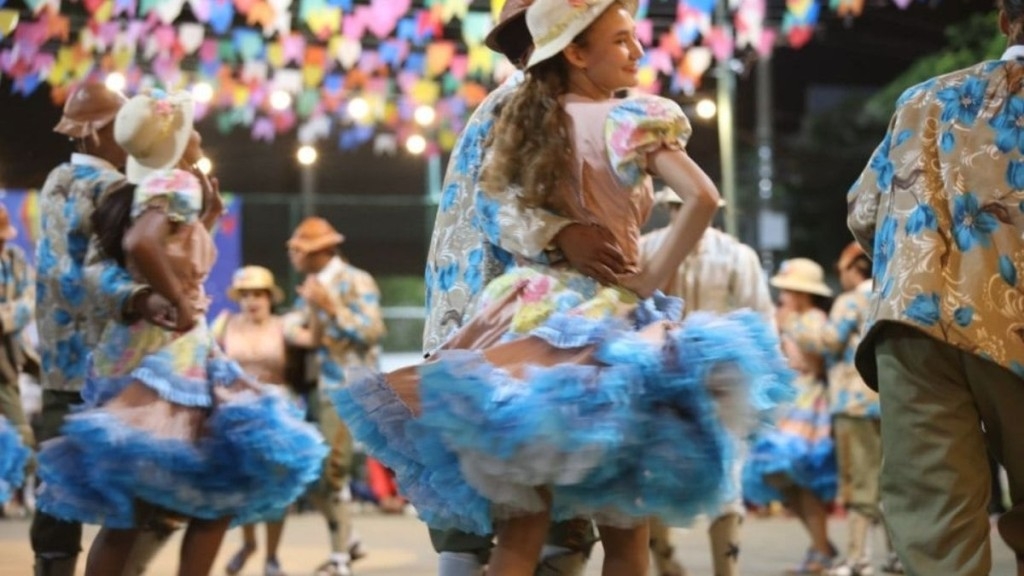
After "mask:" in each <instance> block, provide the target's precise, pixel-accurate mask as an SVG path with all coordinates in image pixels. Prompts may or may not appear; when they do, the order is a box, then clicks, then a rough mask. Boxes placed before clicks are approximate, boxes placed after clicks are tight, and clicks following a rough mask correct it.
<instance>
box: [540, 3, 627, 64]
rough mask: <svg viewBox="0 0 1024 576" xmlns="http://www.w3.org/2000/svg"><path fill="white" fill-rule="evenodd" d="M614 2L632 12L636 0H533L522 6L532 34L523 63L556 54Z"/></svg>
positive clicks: (542, 59)
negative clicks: (531, 2) (530, 48)
mask: <svg viewBox="0 0 1024 576" xmlns="http://www.w3.org/2000/svg"><path fill="white" fill-rule="evenodd" d="M615 3H619V4H622V5H623V6H624V7H625V8H626V10H628V11H629V13H630V14H636V9H637V0H537V1H536V2H534V3H533V4H531V5H530V7H529V8H527V9H526V27H527V28H529V29H530V36H531V37H533V53H532V54H530V61H529V62H527V64H526V67H527V68H532V67H533V66H535V65H537V64H539V63H541V62H543V61H545V60H548V59H550V58H553V57H554V56H557V55H558V54H559V53H561V52H562V50H565V47H566V46H568V45H569V44H572V41H573V39H574V38H576V37H577V36H579V35H580V34H582V33H583V31H584V30H586V29H587V28H588V27H589V26H590V25H591V24H593V23H594V21H595V20H597V19H598V18H599V17H600V16H601V14H604V11H605V10H607V9H608V7H609V6H611V5H612V4H615Z"/></svg>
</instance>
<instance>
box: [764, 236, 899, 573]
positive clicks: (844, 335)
mask: <svg viewBox="0 0 1024 576" xmlns="http://www.w3.org/2000/svg"><path fill="white" fill-rule="evenodd" d="M836 267H837V269H838V271H839V283H840V284H841V285H842V287H843V290H844V292H843V293H842V294H840V295H839V297H838V298H836V301H835V302H834V303H833V304H832V310H831V312H830V313H829V321H828V322H827V323H826V324H823V325H811V324H809V323H805V324H801V323H800V322H799V321H798V318H797V317H796V316H795V315H788V316H787V317H786V320H787V325H785V326H782V331H783V333H784V334H786V335H788V336H789V337H790V338H792V339H793V341H794V342H795V343H796V345H797V346H799V347H800V348H802V349H804V350H807V351H808V352H811V353H817V354H822V355H824V356H825V357H826V360H827V363H828V390H829V406H830V408H831V410H832V426H833V436H834V438H835V444H836V462H837V464H838V469H839V500H840V501H841V502H843V503H844V504H845V506H846V509H847V511H848V512H849V517H848V518H849V519H848V522H849V536H850V539H849V543H848V545H847V548H846V554H845V557H844V558H843V559H842V560H841V561H839V562H838V563H837V564H836V566H835V567H833V568H832V570H831V571H830V572H829V574H830V575H831V576H866V575H868V574H872V573H874V568H873V566H872V564H871V532H872V531H871V528H872V527H873V526H876V525H878V524H881V525H882V527H883V529H884V528H885V518H884V517H883V515H882V509H881V506H880V504H881V501H880V496H881V495H880V493H879V490H878V476H879V472H880V470H881V467H882V437H881V427H880V422H879V418H880V416H881V411H880V408H879V403H878V394H877V393H875V392H874V391H873V390H871V389H870V388H868V387H867V385H865V384H864V380H862V379H861V377H860V375H859V374H858V373H857V368H856V367H855V366H854V364H853V360H854V355H855V353H856V351H857V346H858V345H859V344H860V339H861V336H862V334H863V331H864V322H865V320H866V319H867V315H868V308H869V306H870V299H871V261H870V260H869V259H868V257H867V255H866V254H865V253H864V250H862V249H861V247H860V246H859V245H857V243H856V242H854V243H851V244H850V245H849V246H847V247H846V248H845V249H844V250H843V252H842V254H841V255H840V256H839V262H838V264H837V266H836ZM886 541H888V537H887V538H886ZM890 548H891V546H890ZM888 552H889V557H888V559H887V560H886V563H885V565H884V566H883V567H882V571H883V572H886V573H888V574H902V569H901V567H900V563H899V558H897V557H896V555H895V554H894V553H893V552H892V550H891V549H890V550H889V551H888Z"/></svg>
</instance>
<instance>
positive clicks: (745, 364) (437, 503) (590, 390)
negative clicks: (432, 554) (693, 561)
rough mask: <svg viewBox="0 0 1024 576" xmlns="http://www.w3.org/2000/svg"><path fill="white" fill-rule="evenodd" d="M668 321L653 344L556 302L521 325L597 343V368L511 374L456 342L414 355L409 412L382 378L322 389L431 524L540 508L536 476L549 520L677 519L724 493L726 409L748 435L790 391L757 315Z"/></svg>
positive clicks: (467, 526)
mask: <svg viewBox="0 0 1024 576" xmlns="http://www.w3.org/2000/svg"><path fill="white" fill-rule="evenodd" d="M650 308H651V311H656V310H657V304H653V305H652V306H651V307H650ZM650 317H651V318H654V319H655V320H653V321H661V318H662V317H661V316H654V315H651V316H650ZM666 330H667V333H666V344H665V345H657V344H655V343H653V342H651V341H650V340H646V339H643V338H641V336H640V335H639V334H637V333H636V332H634V331H633V330H632V329H631V328H630V327H629V326H628V325H627V324H626V323H624V322H623V321H622V320H620V319H615V318H611V319H602V320H593V319H587V318H583V317H579V316H572V315H567V314H555V315H553V316H552V317H551V318H550V319H549V320H548V321H546V322H545V324H544V325H543V326H542V327H540V328H538V329H536V330H534V331H533V332H531V334H530V335H531V336H533V337H537V338H541V339H543V340H544V341H545V342H547V343H548V344H550V345H552V346H554V347H556V348H578V347H582V346H594V347H595V352H594V357H595V358H597V359H598V360H599V361H600V362H602V363H603V364H602V365H597V366H594V365H579V364H559V365H555V366H552V367H540V366H529V367H527V368H526V369H525V372H524V376H523V378H522V379H519V378H514V377H512V376H511V375H510V374H509V373H508V372H507V371H505V370H503V369H502V368H500V367H498V366H495V365H492V364H490V363H489V362H488V361H487V360H486V358H485V357H484V355H483V354H482V353H479V352H474V351H464V350H452V351H446V352H443V353H441V354H438V355H437V356H436V358H435V360H434V361H432V362H428V363H426V364H423V365H422V366H420V368H419V375H420V388H419V396H420V402H421V406H422V414H421V415H420V416H419V417H417V418H414V417H413V415H412V413H411V411H410V410H409V408H408V407H407V406H406V405H404V404H403V403H402V402H401V400H400V399H399V397H398V396H397V395H396V394H395V392H394V391H393V390H392V389H391V388H389V387H388V386H387V381H386V379H385V378H384V377H383V376H381V375H373V376H368V377H365V378H363V379H361V380H359V381H358V382H357V383H355V384H353V385H352V386H350V387H349V388H344V389H340V390H335V391H332V392H331V395H332V400H333V401H334V402H335V405H336V407H337V409H338V411H339V413H340V415H341V417H342V418H343V419H344V420H345V421H346V422H347V423H348V424H349V426H350V429H351V430H352V432H353V434H354V436H355V437H356V438H357V439H358V440H359V441H360V442H362V443H363V444H365V445H366V446H367V449H368V451H369V452H370V453H371V454H373V455H374V457H376V458H378V459H380V460H381V461H382V462H383V463H384V464H385V465H387V466H388V467H390V468H392V469H393V470H395V472H396V476H397V479H398V482H399V485H400V486H401V487H402V489H403V494H404V495H406V496H407V497H408V498H409V499H410V501H411V502H412V503H413V504H414V505H415V506H416V508H417V511H418V512H420V514H421V515H422V517H423V519H424V520H425V521H426V522H427V523H428V524H430V525H432V526H434V527H437V528H458V529H460V530H465V531H470V532H476V533H487V532H489V531H490V530H491V524H492V521H493V520H495V519H502V518H505V517H510V516H516V515H520V514H524V513H529V512H535V511H538V510H541V509H543V503H542V502H541V500H540V498H539V497H538V495H537V492H536V488H537V487H539V486H545V487H547V488H548V489H549V490H550V491H551V493H552V495H553V501H554V504H553V511H552V514H553V516H554V517H556V518H570V517H578V516H581V515H589V516H592V517H594V518H595V519H597V520H599V521H601V522H602V523H607V524H612V525H634V524H636V523H637V522H638V521H643V519H644V518H647V517H648V516H651V515H658V516H661V517H664V518H666V519H667V520H668V521H669V522H670V523H673V524H686V523H688V522H689V521H691V520H692V518H694V517H695V516H697V515H699V514H704V513H715V512H717V510H718V509H719V507H720V506H721V505H722V503H723V501H724V500H725V499H726V498H727V497H728V496H729V495H730V494H734V493H735V487H733V486H731V485H729V474H728V473H727V472H728V471H729V470H730V469H731V467H732V465H733V462H734V460H735V454H734V442H735V440H734V437H733V436H732V435H731V434H730V433H729V431H728V430H727V429H726V428H725V427H723V422H727V423H728V425H729V429H730V430H732V431H733V433H736V434H739V435H741V436H742V435H746V434H748V433H750V431H751V430H752V429H753V428H755V427H756V426H758V425H759V424H760V423H761V422H762V420H764V419H763V418H761V416H762V412H763V411H771V410H772V409H774V408H775V405H776V403H777V402H779V401H783V400H785V399H788V398H791V397H792V396H793V390H792V388H791V378H790V376H791V373H790V372H789V371H788V369H787V368H785V365H784V363H783V362H782V360H781V357H779V352H778V343H777V341H773V340H772V339H771V338H770V334H771V332H770V331H769V330H767V329H766V328H765V327H764V325H763V321H762V320H761V319H760V317H758V316H757V315H755V314H752V313H750V314H746V313H739V314H734V315H729V316H724V317H723V316H712V315H704V316H701V315H697V316H696V318H695V319H694V320H693V321H690V320H687V321H686V322H684V323H683V324H682V325H669V324H666ZM428 471H429V472H428ZM453 491H455V492H457V493H462V494H466V496H465V497H454V496H453ZM452 502H458V503H459V505H460V506H459V508H458V509H457V510H451V509H450V504H451V503H452Z"/></svg>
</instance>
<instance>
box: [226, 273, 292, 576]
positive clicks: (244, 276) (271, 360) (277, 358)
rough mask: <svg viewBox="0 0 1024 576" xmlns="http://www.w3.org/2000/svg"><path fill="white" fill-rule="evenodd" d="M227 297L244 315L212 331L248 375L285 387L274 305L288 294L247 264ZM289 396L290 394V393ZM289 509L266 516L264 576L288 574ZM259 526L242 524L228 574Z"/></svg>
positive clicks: (251, 548)
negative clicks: (284, 543)
mask: <svg viewBox="0 0 1024 576" xmlns="http://www.w3.org/2000/svg"><path fill="white" fill-rule="evenodd" d="M227 293H228V298H230V299H231V300H233V301H234V302H236V303H237V304H238V307H239V310H240V313H238V314H232V313H230V312H228V311H224V312H222V313H221V314H220V315H219V316H218V317H217V318H216V320H214V323H213V325H212V326H211V328H210V331H211V332H212V333H213V337H214V338H215V339H216V340H217V343H218V344H219V345H220V347H221V349H222V350H224V353H225V354H227V356H228V358H231V359H232V360H234V361H235V362H238V365H239V366H241V367H242V370H244V371H245V373H246V374H248V375H250V376H252V377H253V378H256V379H257V380H259V381H260V382H263V383H265V384H275V385H278V386H284V384H285V368H286V366H285V364H286V359H287V354H286V351H285V339H284V322H283V320H282V317H281V316H278V315H275V314H274V313H273V307H274V304H279V303H280V302H281V301H282V300H283V299H284V292H282V291H281V289H280V288H278V287H277V284H276V283H275V282H274V275H273V273H271V272H270V270H267V269H266V268H264V267H262V266H245V267H244V268H240V269H239V270H237V271H236V272H235V274H234V275H233V276H232V278H231V286H230V287H229V288H228V290H227ZM285 393H287V392H285ZM287 513H288V507H287V506H285V507H282V508H280V509H278V510H274V511H271V512H269V513H267V514H264V515H263V516H264V518H265V522H264V525H265V526H266V530H267V550H266V555H265V559H264V564H263V574H264V576H285V573H284V571H283V570H282V569H281V562H280V560H279V559H278V557H277V550H278V546H279V545H280V543H281V534H282V533H283V532H284V521H285V517H286V515H287ZM256 549H257V546H256V525H255V524H245V525H244V526H242V548H241V549H239V550H238V551H237V552H235V554H234V555H233V556H232V557H231V559H230V560H229V561H228V564H227V567H226V568H225V570H226V572H227V573H228V574H238V573H240V572H241V571H242V568H243V567H244V566H245V563H246V561H247V560H248V559H249V556H251V555H252V554H253V553H255V552H256Z"/></svg>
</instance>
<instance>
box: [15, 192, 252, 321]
mask: <svg viewBox="0 0 1024 576" xmlns="http://www.w3.org/2000/svg"><path fill="white" fill-rule="evenodd" d="M0 203H2V204H3V205H4V206H5V207H6V208H7V212H8V214H10V215H11V221H12V222H13V224H14V226H15V227H16V228H17V229H18V236H17V237H16V238H15V239H14V243H15V244H17V245H18V246H20V247H21V248H22V249H24V250H25V255H26V256H27V257H28V260H29V262H31V263H33V264H34V263H35V246H36V239H37V238H39V194H38V192H37V191H36V190H19V189H9V188H0ZM224 204H225V208H226V210H225V213H224V216H223V217H222V218H221V220H220V222H219V223H218V224H217V227H216V228H215V229H214V236H213V238H214V242H215V243H216V244H217V263H216V264H215V265H214V267H213V270H212V271H211V272H210V277H209V278H207V280H206V293H207V295H209V297H210V300H211V303H210V312H209V318H211V319H212V318H216V316H217V314H218V313H219V312H220V311H221V310H223V309H224V308H225V307H227V306H228V305H229V304H230V302H229V301H228V299H227V296H226V295H225V291H226V290H227V288H228V286H230V285H231V275H232V274H234V272H235V270H237V269H238V268H239V267H240V266H241V264H242V199H241V198H240V197H238V196H236V195H234V194H224Z"/></svg>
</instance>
